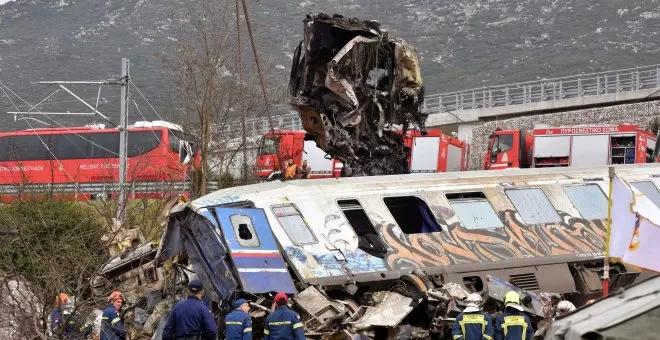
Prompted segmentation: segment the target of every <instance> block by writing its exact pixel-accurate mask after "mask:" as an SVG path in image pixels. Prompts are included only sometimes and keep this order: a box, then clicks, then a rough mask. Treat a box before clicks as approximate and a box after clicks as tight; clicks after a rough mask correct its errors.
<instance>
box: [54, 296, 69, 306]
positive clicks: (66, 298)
mask: <svg viewBox="0 0 660 340" xmlns="http://www.w3.org/2000/svg"><path fill="white" fill-rule="evenodd" d="M68 301H69V294H67V293H60V294H59V295H57V296H56V297H55V304H56V305H66V303H67V302H68Z"/></svg>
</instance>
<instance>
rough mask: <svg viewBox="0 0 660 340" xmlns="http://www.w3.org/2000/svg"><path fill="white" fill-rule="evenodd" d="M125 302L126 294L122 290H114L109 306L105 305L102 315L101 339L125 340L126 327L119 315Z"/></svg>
mask: <svg viewBox="0 0 660 340" xmlns="http://www.w3.org/2000/svg"><path fill="white" fill-rule="evenodd" d="M123 304H124V296H122V295H121V292H116V291H115V292H112V294H110V296H108V307H105V309H104V310H103V314H102V315H101V340H124V339H126V329H124V324H123V323H122V322H121V318H120V317H119V310H120V309H121V306H122V305H123Z"/></svg>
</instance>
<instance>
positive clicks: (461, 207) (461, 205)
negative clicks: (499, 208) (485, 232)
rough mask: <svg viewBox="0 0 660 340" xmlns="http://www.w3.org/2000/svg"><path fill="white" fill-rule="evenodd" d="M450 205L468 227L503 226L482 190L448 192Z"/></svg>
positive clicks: (487, 227)
mask: <svg viewBox="0 0 660 340" xmlns="http://www.w3.org/2000/svg"><path fill="white" fill-rule="evenodd" d="M445 197H447V200H448V201H449V205H451V207H452V209H454V212H455V213H456V216H457V217H458V220H459V221H460V222H461V225H462V226H463V227H464V228H466V229H490V228H503V227H504V224H502V220H500V217H499V216H497V213H496V212H495V209H493V206H491V205H490V202H488V199H486V195H484V194H483V193H482V192H460V193H450V194H446V195H445Z"/></svg>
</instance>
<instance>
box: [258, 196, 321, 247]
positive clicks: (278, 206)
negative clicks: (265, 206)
mask: <svg viewBox="0 0 660 340" xmlns="http://www.w3.org/2000/svg"><path fill="white" fill-rule="evenodd" d="M283 207H291V208H293V209H294V210H295V211H296V213H297V215H298V216H300V219H301V220H302V221H303V223H304V224H305V227H306V228H307V231H309V234H310V235H312V238H314V242H305V243H296V242H294V241H293V239H292V238H291V235H290V234H289V231H288V230H287V228H286V227H285V226H284V224H282V222H281V221H280V219H279V216H277V213H276V212H275V209H277V208H283ZM270 212H271V213H272V214H273V217H275V219H276V220H277V223H278V224H279V225H280V227H281V228H282V230H284V233H285V234H286V236H287V237H288V238H289V241H291V243H292V244H293V245H296V246H306V245H312V244H318V243H319V239H318V237H316V234H315V233H314V231H313V230H312V228H311V227H310V226H309V224H308V223H307V220H305V217H304V216H303V214H302V213H301V212H300V209H298V206H297V205H296V204H295V203H280V204H274V205H271V206H270ZM286 216H295V214H294V215H284V216H282V217H286Z"/></svg>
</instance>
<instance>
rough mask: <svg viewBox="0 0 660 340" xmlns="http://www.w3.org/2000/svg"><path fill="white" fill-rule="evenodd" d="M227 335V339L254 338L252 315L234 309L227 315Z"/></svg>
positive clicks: (243, 339) (241, 339)
mask: <svg viewBox="0 0 660 340" xmlns="http://www.w3.org/2000/svg"><path fill="white" fill-rule="evenodd" d="M225 336H226V338H227V340H252V317H251V316H250V314H248V313H246V312H244V311H242V310H240V309H234V311H232V312H231V313H229V314H228V315H227V316H226V317H225Z"/></svg>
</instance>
